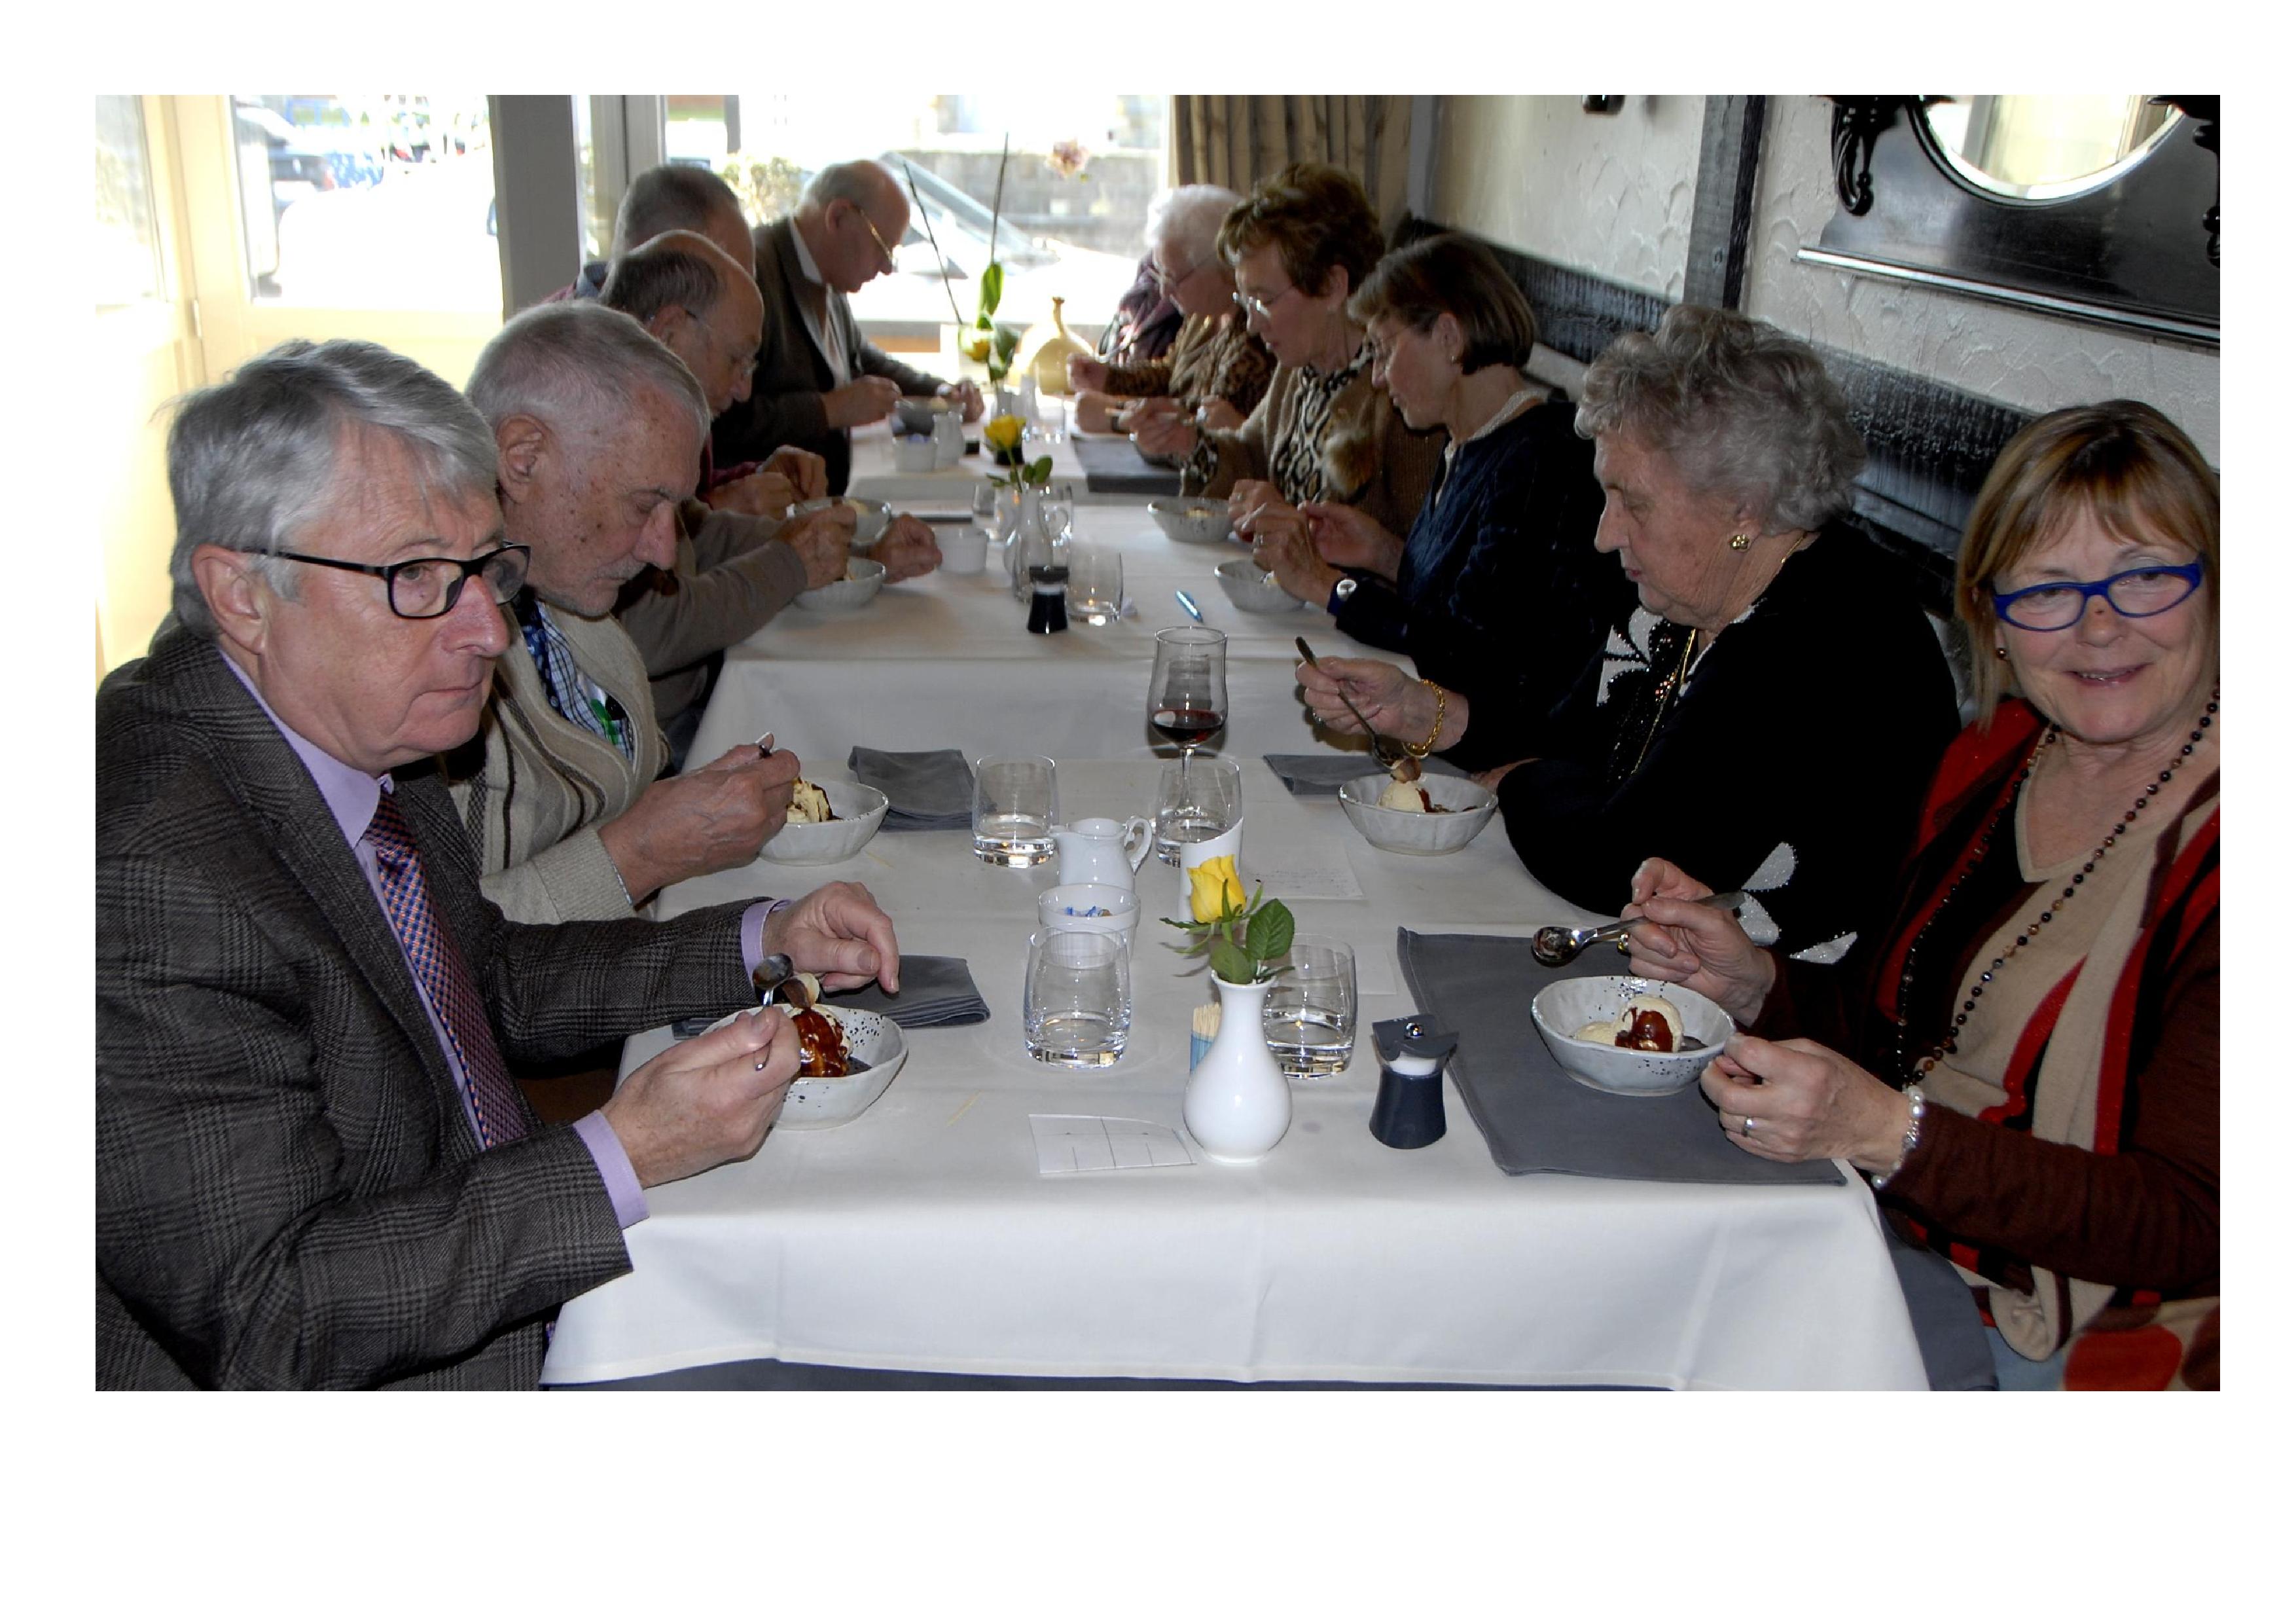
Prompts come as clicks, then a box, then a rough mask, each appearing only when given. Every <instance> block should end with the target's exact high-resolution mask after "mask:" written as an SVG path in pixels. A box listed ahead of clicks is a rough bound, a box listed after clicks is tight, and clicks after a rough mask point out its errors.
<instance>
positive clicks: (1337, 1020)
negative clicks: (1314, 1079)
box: [1260, 935, 1356, 1076]
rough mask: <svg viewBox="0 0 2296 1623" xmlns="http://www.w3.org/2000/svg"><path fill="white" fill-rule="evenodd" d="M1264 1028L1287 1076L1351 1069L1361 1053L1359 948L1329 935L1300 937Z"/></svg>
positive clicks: (1264, 1013)
mask: <svg viewBox="0 0 2296 1623" xmlns="http://www.w3.org/2000/svg"><path fill="white" fill-rule="evenodd" d="M1260 1029H1261V1030H1262V1031H1263V1032H1265V1033H1266V1034H1267V1046H1268V1048H1269V1049H1270V1050H1273V1051H1274V1053H1275V1059H1276V1062H1277V1063H1278V1064H1280V1065H1281V1066H1283V1074H1284V1075H1287V1076H1327V1075H1331V1074H1332V1073H1333V1072H1334V1071H1343V1070H1345V1069H1347V1067H1348V1060H1349V1059H1350V1058H1352V1057H1353V1055H1354V1053H1355V1051H1356V953H1355V949H1354V948H1353V947H1350V946H1349V945H1348V943H1346V942H1344V941H1341V940H1338V939H1336V938H1334V937H1333V936H1329V935H1294V936H1293V937H1292V951H1291V952H1289V953H1287V954H1285V956H1284V960H1283V968H1282V969H1281V970H1279V971H1278V972H1277V973H1276V976H1275V985H1274V986H1273V987H1272V988H1270V990H1269V991H1268V993H1267V1002H1266V1004H1264V1005H1263V1006H1262V1009H1261V1014H1260Z"/></svg>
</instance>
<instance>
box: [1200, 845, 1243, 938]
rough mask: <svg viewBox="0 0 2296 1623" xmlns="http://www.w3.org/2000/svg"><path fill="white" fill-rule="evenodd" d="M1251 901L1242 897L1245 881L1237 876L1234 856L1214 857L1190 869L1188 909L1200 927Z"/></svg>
mask: <svg viewBox="0 0 2296 1623" xmlns="http://www.w3.org/2000/svg"><path fill="white" fill-rule="evenodd" d="M1249 900H1250V898H1249V897H1247V896H1246V895H1245V894H1243V881H1242V879H1241V878H1239V877H1237V876H1236V871H1235V859H1234V857H1214V858H1212V860H1211V861H1209V862H1204V863H1201V864H1199V865H1198V866H1196V867H1194V868H1191V869H1188V910H1189V911H1190V912H1191V913H1193V915H1194V916H1195V919H1196V922H1197V923H1198V924H1210V923H1211V921H1212V920H1213V919H1218V917H1219V916H1220V915H1221V914H1222V913H1225V912H1234V911H1235V910H1238V909H1240V908H1242V906H1243V904H1244V903H1245V902H1247V901H1249Z"/></svg>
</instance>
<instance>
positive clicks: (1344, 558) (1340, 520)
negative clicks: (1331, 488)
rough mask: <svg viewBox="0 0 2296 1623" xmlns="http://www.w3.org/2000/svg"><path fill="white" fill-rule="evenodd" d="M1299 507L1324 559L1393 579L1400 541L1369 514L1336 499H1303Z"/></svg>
mask: <svg viewBox="0 0 2296 1623" xmlns="http://www.w3.org/2000/svg"><path fill="white" fill-rule="evenodd" d="M1300 512H1302V513H1304V514H1306V515H1308V534H1309V535H1310V536H1311V537H1313V538H1314V539H1315V542H1316V551H1317V552H1318V553H1320V554H1322V555H1323V558H1324V562H1325V563H1327V564H1338V565H1339V566H1340V567H1341V568H1342V569H1368V570H1370V571H1371V572H1372V573H1374V574H1375V575H1383V576H1385V577H1386V578H1387V579H1388V580H1390V581H1392V580H1394V579H1395V572H1396V571H1397V570H1398V569H1399V568H1401V567H1402V564H1403V542H1402V541H1401V540H1398V538H1397V537H1396V536H1395V535H1394V534H1392V533H1391V532H1390V531H1389V530H1388V528H1387V526H1386V525H1384V524H1382V523H1380V522H1379V521H1378V520H1377V519H1375V518H1374V517H1373V516H1372V515H1370V514H1368V513H1366V512H1365V511H1364V510H1363V509H1362V508H1361V507H1349V506H1348V505H1347V504H1346V503H1345V502H1337V501H1311V502H1304V503H1302V504H1301V505H1300Z"/></svg>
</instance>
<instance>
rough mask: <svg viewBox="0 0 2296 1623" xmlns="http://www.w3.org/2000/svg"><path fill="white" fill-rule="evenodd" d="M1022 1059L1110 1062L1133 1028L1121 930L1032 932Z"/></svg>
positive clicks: (1084, 1064)
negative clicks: (1026, 1056) (1025, 1046)
mask: <svg viewBox="0 0 2296 1623" xmlns="http://www.w3.org/2000/svg"><path fill="white" fill-rule="evenodd" d="M1021 1022H1022V1025H1023V1026H1024V1027H1025V1028H1026V1030H1027V1034H1028V1043H1029V1058H1030V1059H1041V1060H1043V1061H1044V1062H1045V1063H1046V1064H1047V1065H1065V1066H1070V1067H1075V1068H1077V1069H1079V1070H1093V1069H1097V1068H1098V1067H1102V1066H1108V1065H1114V1064H1115V1063H1116V1062H1117V1061H1118V1060H1119V1059H1122V1058H1123V1057H1124V1043H1125V1039H1126V1038H1127V1037H1128V1036H1129V1035H1130V1034H1131V1032H1132V960H1131V954H1130V953H1128V952H1127V951H1126V950H1125V945H1124V938H1123V937H1122V936H1121V935H1099V934H1093V933H1088V932H1086V931H1082V930H1038V931H1037V933H1036V934H1035V935H1031V936H1029V977H1028V981H1027V984H1026V985H1025V986H1024V987H1023V989H1022V993H1021Z"/></svg>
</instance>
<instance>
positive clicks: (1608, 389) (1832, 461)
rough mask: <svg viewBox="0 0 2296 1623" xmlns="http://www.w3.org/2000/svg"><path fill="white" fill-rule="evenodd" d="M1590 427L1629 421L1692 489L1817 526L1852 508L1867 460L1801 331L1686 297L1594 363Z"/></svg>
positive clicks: (1766, 515)
mask: <svg viewBox="0 0 2296 1623" xmlns="http://www.w3.org/2000/svg"><path fill="white" fill-rule="evenodd" d="M1577 422H1578V428H1579V433H1581V434H1582V435H1585V436H1586V437H1587V438H1589V439H1591V438H1593V437H1594V436H1595V435H1596V434H1602V433H1617V432H1624V433H1630V434H1633V435H1635V436H1636V438H1638V439H1640V440H1643V441H1645V442H1646V443H1647V444H1648V445H1649V446H1650V447H1651V449H1653V450H1655V451H1657V452H1659V453H1660V454H1661V455H1662V456H1664V457H1667V459H1668V460H1669V461H1670V462H1671V463H1673V465H1674V467H1675V471H1676V473H1677V474H1679V475H1680V476H1681V477H1682V479H1683V480H1684V482H1686V483H1687V484H1688V485H1689V486H1690V487H1691V489H1692V490H1698V491H1702V492H1708V493H1713V494H1718V495H1725V496H1727V497H1729V498H1731V499H1732V500H1733V501H1738V502H1743V503H1744V504H1745V505H1746V506H1748V507H1751V508H1752V509H1753V510H1754V511H1755V512H1757V513H1759V514H1760V515H1762V520H1761V522H1762V523H1763V526H1764V527H1765V528H1766V529H1784V530H1815V529H1816V528H1817V527H1818V526H1819V525H1821V524H1823V523H1825V521H1826V520H1828V519H1830V518H1833V516H1834V515H1837V514H1840V513H1841V512H1843V511H1845V510H1847V509H1848V507H1849V498H1850V491H1851V487H1852V486H1853V485H1854V484H1855V483H1856V482H1857V472H1858V470H1859V469H1860V468H1862V467H1864V466H1865V465H1866V445H1865V441H1862V440H1860V439H1859V438H1858V436H1857V430H1856V429H1855V428H1853V427H1852V426H1850V423H1849V404H1848V402H1846V401H1845V400H1843V399H1842V396H1841V390H1840V389H1839V388H1837V387H1836V386H1835V385H1834V382H1833V379H1832V378H1830V377H1828V376H1827V375H1826V374H1825V363H1824V362H1822V361H1820V360H1819V359H1818V358H1817V355H1816V351H1815V350H1811V349H1810V347H1809V346H1808V344H1806V343H1803V342H1801V341H1800V340H1799V339H1796V338H1791V337H1788V336H1787V335H1786V334H1784V333H1782V332H1780V331H1779V330H1778V329H1777V328H1775V327H1774V326H1772V325H1770V324H1769V323H1768V322H1767V321H1756V320H1754V319H1752V318H1751V317H1746V316H1742V315H1739V314H1738V313H1737V312H1736V311H1734V310H1722V309H1708V308H1706V307H1704V306H1702V305H1695V304H1678V305H1677V306H1675V307H1674V309H1670V310H1669V311H1668V312H1667V313H1666V317H1665V319H1664V320H1662V321H1661V322H1660V323H1659V324H1658V331H1657V332H1656V333H1654V334H1653V333H1628V334H1625V335H1624V336H1623V337H1620V338H1619V339H1618V340H1616V341H1615V342H1612V343H1611V347H1610V348H1609V349H1607V350H1603V353H1602V354H1601V355H1599V356H1597V357H1596V358H1595V361H1594V364H1593V365H1591V366H1589V367H1587V375H1586V378H1585V381H1584V382H1583V383H1581V384H1580V386H1579V415H1578V418H1577Z"/></svg>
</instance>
